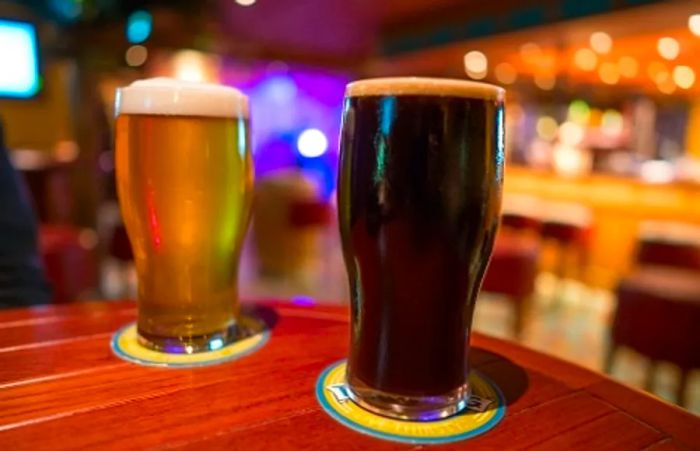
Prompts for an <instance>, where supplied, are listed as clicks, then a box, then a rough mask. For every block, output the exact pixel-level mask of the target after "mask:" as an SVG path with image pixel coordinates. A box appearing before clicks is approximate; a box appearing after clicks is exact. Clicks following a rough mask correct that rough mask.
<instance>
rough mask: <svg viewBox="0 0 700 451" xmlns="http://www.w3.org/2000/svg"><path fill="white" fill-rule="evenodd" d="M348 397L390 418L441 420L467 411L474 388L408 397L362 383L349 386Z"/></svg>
mask: <svg viewBox="0 0 700 451" xmlns="http://www.w3.org/2000/svg"><path fill="white" fill-rule="evenodd" d="M347 387H348V394H349V396H350V399H352V400H353V401H354V402H355V403H356V404H357V405H359V406H360V407H362V408H364V409H366V410H369V411H370V412H373V413H376V414H378V415H382V416H385V417H389V418H396V419H399V420H411V421H431V420H439V419H442V418H446V417H449V416H452V415H454V414H456V413H459V412H461V411H462V410H464V409H465V408H466V407H467V403H468V401H469V395H470V394H471V388H470V387H469V384H467V383H465V384H464V385H462V386H461V387H459V388H457V389H455V390H452V391H451V392H448V393H446V394H443V395H439V396H404V395H397V394H392V393H386V392H383V391H379V390H376V389H373V388H370V387H368V386H366V385H365V384H363V383H362V382H358V381H354V382H353V383H352V384H350V383H348V384H347Z"/></svg>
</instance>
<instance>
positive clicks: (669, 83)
mask: <svg viewBox="0 0 700 451" xmlns="http://www.w3.org/2000/svg"><path fill="white" fill-rule="evenodd" d="M656 87H657V88H659V91H661V92H662V93H664V94H673V93H674V92H676V88H677V86H676V84H675V83H674V82H673V79H672V78H671V76H670V75H669V74H668V72H666V77H665V78H664V79H663V81H659V82H657V83H656Z"/></svg>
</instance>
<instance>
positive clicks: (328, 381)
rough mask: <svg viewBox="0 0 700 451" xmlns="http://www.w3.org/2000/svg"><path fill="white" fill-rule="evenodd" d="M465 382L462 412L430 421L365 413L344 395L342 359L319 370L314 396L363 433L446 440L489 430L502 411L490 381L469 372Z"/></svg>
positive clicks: (394, 438)
mask: <svg viewBox="0 0 700 451" xmlns="http://www.w3.org/2000/svg"><path fill="white" fill-rule="evenodd" d="M469 384H470V385H471V389H472V395H471V397H470V399H469V405H468V407H467V409H466V410H465V411H464V412H461V413H459V414H457V415H454V416H451V417H449V418H444V419H441V420H434V421H406V420H395V419H392V418H387V417H383V416H381V415H377V414H375V413H372V412H368V411H367V410H365V409H363V408H362V407H360V406H358V405H357V404H355V403H354V402H353V401H352V400H351V399H350V398H349V397H348V396H347V391H346V385H345V361H344V360H343V361H340V362H336V363H334V364H333V365H331V366H329V367H328V368H326V369H325V370H324V371H323V373H321V376H319V378H318V381H317V382H316V398H317V399H318V402H319V403H320V404H321V406H322V407H323V410H325V411H326V413H328V414H329V415H330V416H331V417H333V418H334V419H336V420H337V421H338V422H340V423H342V424H343V425H345V426H347V427H349V428H350V429H354V430H356V431H358V432H361V433H363V434H367V435H371V436H373V437H377V438H381V439H385V440H391V441H394V442H401V443H411V444H439V443H450V442H456V441H459V440H465V439H468V438H472V437H476V436H477V435H480V434H483V433H484V432H486V431H489V430H490V429H492V428H493V427H494V426H496V425H497V424H498V423H499V422H500V421H501V420H502V419H503V417H504V416H505V413H506V404H505V399H504V397H503V394H502V393H501V391H500V389H499V388H498V387H497V386H496V385H495V384H494V383H493V382H492V381H490V380H488V379H487V378H486V377H484V376H483V375H481V374H479V373H477V372H475V371H472V373H471V375H470V377H469Z"/></svg>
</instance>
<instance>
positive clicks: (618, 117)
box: [600, 109, 624, 136]
mask: <svg viewBox="0 0 700 451" xmlns="http://www.w3.org/2000/svg"><path fill="white" fill-rule="evenodd" d="M623 126H624V120H623V118H622V114H621V113H620V112H619V111H617V110H613V109H609V110H605V111H604V112H603V115H602V116H601V119H600V128H601V130H602V132H603V133H604V134H606V135H609V136H615V135H619V134H620V133H622V128H623Z"/></svg>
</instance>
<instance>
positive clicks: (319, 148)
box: [297, 128, 328, 158]
mask: <svg viewBox="0 0 700 451" xmlns="http://www.w3.org/2000/svg"><path fill="white" fill-rule="evenodd" d="M297 150H298V151H299V154H300V155H302V156H304V157H308V158H314V157H320V156H321V155H323V154H324V153H326V151H327V150H328V138H326V135H324V134H323V132H322V131H321V130H319V129H316V128H307V129H306V130H304V131H303V132H301V134H300V135H299V138H298V139H297Z"/></svg>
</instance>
